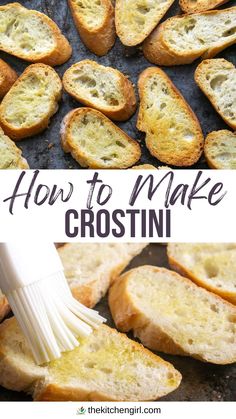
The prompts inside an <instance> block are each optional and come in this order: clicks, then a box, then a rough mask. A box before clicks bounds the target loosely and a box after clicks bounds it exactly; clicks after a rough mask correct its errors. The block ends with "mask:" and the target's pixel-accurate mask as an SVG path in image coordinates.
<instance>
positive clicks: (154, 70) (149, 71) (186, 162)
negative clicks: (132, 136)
mask: <svg viewBox="0 0 236 419" xmlns="http://www.w3.org/2000/svg"><path fill="white" fill-rule="evenodd" d="M153 74H158V75H160V76H161V77H162V78H163V80H164V81H165V83H167V84H168V85H169V87H170V88H171V90H172V91H173V93H174V95H175V96H176V100H178V101H179V103H180V105H181V106H182V107H184V108H185V109H186V111H187V112H188V113H189V115H190V116H191V119H192V121H193V124H195V130H196V131H199V135H198V141H199V151H198V152H197V151H196V150H195V153H194V154H193V153H191V155H189V158H185V159H182V160H181V159H179V161H178V162H177V161H176V160H175V156H170V158H169V159H168V161H167V159H165V163H167V164H172V165H175V166H192V165H193V164H194V163H196V162H197V161H198V160H199V158H200V156H201V154H202V151H203V145H204V137H203V133H202V128H201V125H200V122H199V120H198V118H197V116H196V115H195V113H194V112H193V110H192V108H191V107H190V105H189V104H188V103H187V101H186V100H185V98H184V97H183V95H182V94H181V93H180V91H179V90H178V89H177V88H176V86H175V85H174V83H173V82H172V81H171V79H170V78H169V77H168V76H167V74H166V73H165V72H164V71H163V70H161V69H160V68H158V67H148V68H146V69H145V70H144V71H143V72H142V73H141V74H140V76H139V80H138V90H139V97H140V107H139V113H138V119H137V128H138V129H139V130H140V131H144V132H145V133H147V132H148V127H147V126H145V123H144V110H143V102H144V100H145V99H144V97H145V92H146V90H145V82H146V79H148V78H149V77H152V75H153ZM196 135H197V132H196ZM146 145H147V148H148V149H149V151H150V153H151V154H152V155H153V156H154V157H156V158H158V159H160V156H158V155H156V153H155V152H154V151H153V149H152V146H151V144H150V142H149V144H147V142H146ZM194 149H195V147H194Z"/></svg>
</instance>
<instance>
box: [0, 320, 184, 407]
mask: <svg viewBox="0 0 236 419" xmlns="http://www.w3.org/2000/svg"><path fill="white" fill-rule="evenodd" d="M180 381H181V375H180V374H179V373H178V371H176V370H175V369H174V367H173V366H172V365H171V364H169V363H167V362H165V361H163V360H162V359H161V358H159V357H157V356H156V355H154V354H152V353H151V352H149V351H147V350H146V349H144V348H143V347H142V346H141V345H139V344H138V343H136V342H133V341H131V340H130V339H128V338H127V337H126V336H125V335H122V334H120V333H118V332H117V331H116V330H114V329H111V328H109V327H107V326H100V327H99V329H98V330H96V331H94V333H92V334H91V335H90V336H89V337H88V338H85V339H82V340H80V346H78V347H77V348H76V349H74V350H73V351H70V352H67V353H65V354H63V355H62V357H61V358H60V359H58V360H56V361H53V362H50V363H49V364H47V365H45V366H42V367H41V366H37V365H35V363H34V361H33V359H32V356H31V354H30V351H29V349H28V346H27V344H26V341H25V339H24V337H23V335H22V334H21V332H20V330H19V327H18V326H17V323H16V320H15V319H14V318H13V319H10V320H6V321H5V322H4V323H3V324H2V325H1V326H0V385H2V386H4V387H6V388H8V389H10V390H15V391H27V392H30V393H31V394H32V396H33V398H34V400H38V401H40V400H44V401H79V400H80V401H96V400H97V401H99V400H100V401H109V400H111V401H112V400H113V401H138V400H155V399H157V398H159V397H162V396H164V395H165V394H168V393H169V392H171V391H173V390H175V389H176V388H177V387H178V386H179V384H180Z"/></svg>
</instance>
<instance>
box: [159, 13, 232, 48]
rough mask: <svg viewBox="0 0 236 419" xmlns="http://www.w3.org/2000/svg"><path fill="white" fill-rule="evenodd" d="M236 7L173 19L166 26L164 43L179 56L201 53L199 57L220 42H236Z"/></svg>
mask: <svg viewBox="0 0 236 419" xmlns="http://www.w3.org/2000/svg"><path fill="white" fill-rule="evenodd" d="M235 22H236V7H233V8H230V9H226V10H222V11H220V12H218V11H216V12H215V11H213V12H210V13H202V14H195V15H185V16H183V17H173V18H171V19H170V20H168V21H167V22H166V24H165V30H164V32H163V41H164V43H165V44H167V45H168V48H170V51H171V50H173V51H174V52H175V53H176V54H177V55H178V54H179V55H181V54H182V53H184V54H189V53H191V51H193V52H194V53H196V52H197V51H198V52H199V56H200V55H201V54H202V53H203V52H204V51H207V50H208V49H209V48H213V47H214V46H215V45H217V44H218V43H219V42H220V43H223V42H224V41H225V42H228V41H230V40H232V41H233V40H235V41H236V23H235Z"/></svg>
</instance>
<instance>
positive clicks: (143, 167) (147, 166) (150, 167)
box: [132, 164, 157, 170]
mask: <svg viewBox="0 0 236 419" xmlns="http://www.w3.org/2000/svg"><path fill="white" fill-rule="evenodd" d="M132 169H133V170H156V169H157V167H155V166H153V165H152V164H140V165H139V166H133V167H132Z"/></svg>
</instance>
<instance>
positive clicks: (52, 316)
mask: <svg viewBox="0 0 236 419" xmlns="http://www.w3.org/2000/svg"><path fill="white" fill-rule="evenodd" d="M0 289H1V290H2V292H3V293H4V294H5V295H6V297H7V299H8V301H9V304H10V306H11V309H12V311H13V313H14V314H15V316H16V318H17V321H18V323H19V325H20V327H21V329H22V331H23V333H24V335H25V337H26V339H27V341H28V344H29V346H30V348H31V350H32V353H33V356H34V359H35V362H36V363H37V364H43V363H45V362H49V361H51V360H53V359H56V358H59V357H60V356H61V353H62V352H65V351H70V350H72V349H74V348H75V347H76V346H78V345H79V339H80V338H83V337H86V336H88V335H89V334H90V333H91V332H92V330H93V328H97V327H98V326H99V325H100V324H101V323H103V321H105V319H104V318H103V317H101V316H100V315H99V314H98V313H97V312H96V311H94V310H91V309H89V308H87V307H85V306H83V305H82V304H80V303H79V302H78V301H77V300H75V299H74V297H73V296H72V294H71V291H70V288H69V286H68V284H67V281H66V278H65V276H64V272H63V266H62V263H61V260H60V257H59V255H58V253H57V250H56V248H55V246H54V245H53V244H52V243H42V242H34V243H32V242H27V243H26V242H25V243H24V242H22V241H21V242H19V243H16V242H14V243H0Z"/></svg>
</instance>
